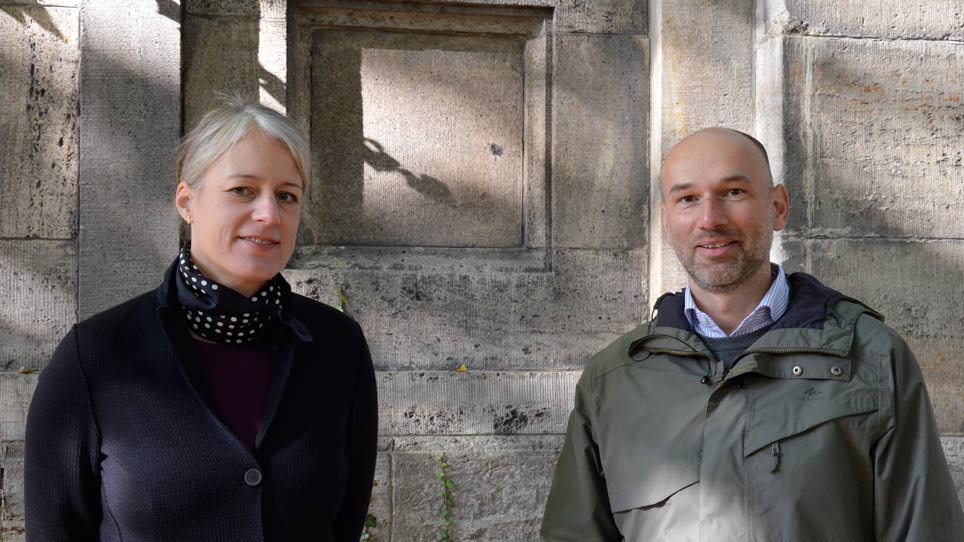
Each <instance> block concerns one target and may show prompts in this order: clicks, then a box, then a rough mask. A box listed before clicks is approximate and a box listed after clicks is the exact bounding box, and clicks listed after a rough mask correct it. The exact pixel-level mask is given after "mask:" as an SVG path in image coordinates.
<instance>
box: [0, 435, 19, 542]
mask: <svg viewBox="0 0 964 542" xmlns="http://www.w3.org/2000/svg"><path fill="white" fill-rule="evenodd" d="M0 453H2V455H0V473H2V476H0V499H2V501H0V502H2V503H3V509H2V510H0V540H3V541H4V542H23V540H24V539H25V533H24V528H23V442H11V443H4V444H3V445H2V449H0Z"/></svg>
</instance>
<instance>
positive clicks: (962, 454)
mask: <svg viewBox="0 0 964 542" xmlns="http://www.w3.org/2000/svg"><path fill="white" fill-rule="evenodd" d="M941 443H942V444H943V445H944V456H945V457H947V463H948V465H949V466H950V467H951V476H953V477H954V483H955V484H956V485H957V497H958V498H959V499H960V500H961V504H962V505H964V437H941Z"/></svg>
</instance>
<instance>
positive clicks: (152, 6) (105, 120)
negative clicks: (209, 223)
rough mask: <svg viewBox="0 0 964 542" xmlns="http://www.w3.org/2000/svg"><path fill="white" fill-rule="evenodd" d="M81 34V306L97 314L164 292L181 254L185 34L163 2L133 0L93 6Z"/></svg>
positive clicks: (86, 9)
mask: <svg viewBox="0 0 964 542" xmlns="http://www.w3.org/2000/svg"><path fill="white" fill-rule="evenodd" d="M175 17H176V15H175ZM80 28H81V32H80V35H81V36H82V38H81V54H82V56H83V59H84V61H83V63H82V65H81V69H80V79H81V86H82V87H83V88H84V92H83V93H82V94H81V110H82V111H83V112H84V122H83V123H81V126H80V139H81V140H82V141H83V142H84V152H83V153H81V155H80V170H79V178H80V254H79V256H80V272H79V296H78V297H79V301H78V303H79V312H80V314H81V316H89V315H91V314H94V313H96V312H99V311H101V310H103V309H105V308H107V307H110V306H112V305H114V304H116V303H118V302H120V301H123V300H125V299H127V298H129V297H131V296H133V295H135V294H138V293H141V292H143V291H145V290H148V289H151V288H154V287H156V286H157V284H158V283H159V282H160V279H161V273H162V272H163V270H164V268H165V267H166V266H167V265H169V264H170V262H171V261H173V259H174V255H175V254H176V251H177V233H176V214H175V212H174V188H175V182H174V161H175V158H176V150H177V145H178V142H179V139H180V132H181V28H180V23H179V21H178V20H176V18H175V19H172V18H171V14H170V13H162V12H160V11H158V5H157V3H155V2H128V1H126V0H125V1H122V0H98V1H97V2H87V3H85V7H84V9H82V10H81V16H80ZM118 29H122V31H119V30H118Z"/></svg>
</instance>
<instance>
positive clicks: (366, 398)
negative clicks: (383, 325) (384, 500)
mask: <svg viewBox="0 0 964 542" xmlns="http://www.w3.org/2000/svg"><path fill="white" fill-rule="evenodd" d="M356 331H357V335H358V345H357V350H358V356H357V358H356V363H357V368H358V381H357V385H356V387H355V393H354V396H353V403H352V412H351V420H350V421H349V424H350V426H349V433H348V441H347V446H348V450H347V453H348V461H349V464H348V479H347V480H346V484H345V495H344V498H343V499H342V503H341V509H340V510H339V511H338V515H337V516H335V520H334V524H333V525H332V531H333V534H334V539H335V540H337V541H338V542H357V541H358V539H359V537H360V536H361V532H362V527H363V526H364V524H365V516H366V515H367V513H368V502H369V499H371V494H372V481H373V480H374V478H375V457H376V448H377V445H378V442H377V439H378V398H377V395H376V390H375V370H374V368H373V366H372V358H371V354H370V353H369V351H368V343H367V342H366V341H365V337H364V335H363V334H362V331H361V329H360V328H358V327H357V324H356Z"/></svg>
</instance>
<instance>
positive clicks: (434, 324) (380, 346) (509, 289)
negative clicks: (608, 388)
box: [285, 250, 648, 370]
mask: <svg viewBox="0 0 964 542" xmlns="http://www.w3.org/2000/svg"><path fill="white" fill-rule="evenodd" d="M645 258H646V253H645V251H643V250H637V251H595V250H558V251H555V252H554V253H553V269H554V271H552V272H494V273H484V274H473V273H438V272H432V270H431V269H426V270H421V271H413V272H406V271H396V272H392V271H391V270H390V269H388V270H385V271H381V270H355V269H351V268H341V269H338V268H335V269H304V270H288V271H286V273H285V276H286V277H287V278H288V279H289V281H291V283H292V287H293V288H294V289H295V291H297V292H299V293H302V294H305V295H308V296H309V297H312V298H315V299H319V300H321V301H325V302H328V303H330V304H335V303H337V295H336V289H337V287H338V286H339V285H343V291H344V293H345V295H346V297H347V299H348V305H349V312H350V313H351V314H352V316H354V317H355V318H356V319H357V320H358V321H359V322H360V323H361V325H362V328H363V329H365V330H366V332H367V334H368V335H367V338H368V341H369V345H370V347H371V349H372V355H373V357H374V359H375V363H376V366H377V367H378V368H380V369H442V370H451V369H455V368H457V367H458V366H459V365H460V364H462V363H465V364H467V365H468V366H469V367H470V368H473V369H479V370H482V369H485V370H491V369H503V370H505V369H528V368H557V369H566V368H582V367H583V366H584V365H585V363H586V361H587V360H588V359H589V358H590V357H591V356H592V354H594V353H596V351H598V350H599V349H601V348H602V347H603V346H605V345H606V344H608V343H609V342H610V341H612V340H613V339H615V338H616V337H617V336H619V334H621V333H622V332H624V331H628V330H630V329H632V328H633V327H635V326H636V325H638V323H640V322H641V321H642V319H643V317H644V315H645V314H648V311H647V310H646V308H645V299H646V298H645V287H644V285H643V284H642V281H643V279H642V276H643V275H641V273H642V272H643V270H644V269H645V261H646V260H645Z"/></svg>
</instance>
